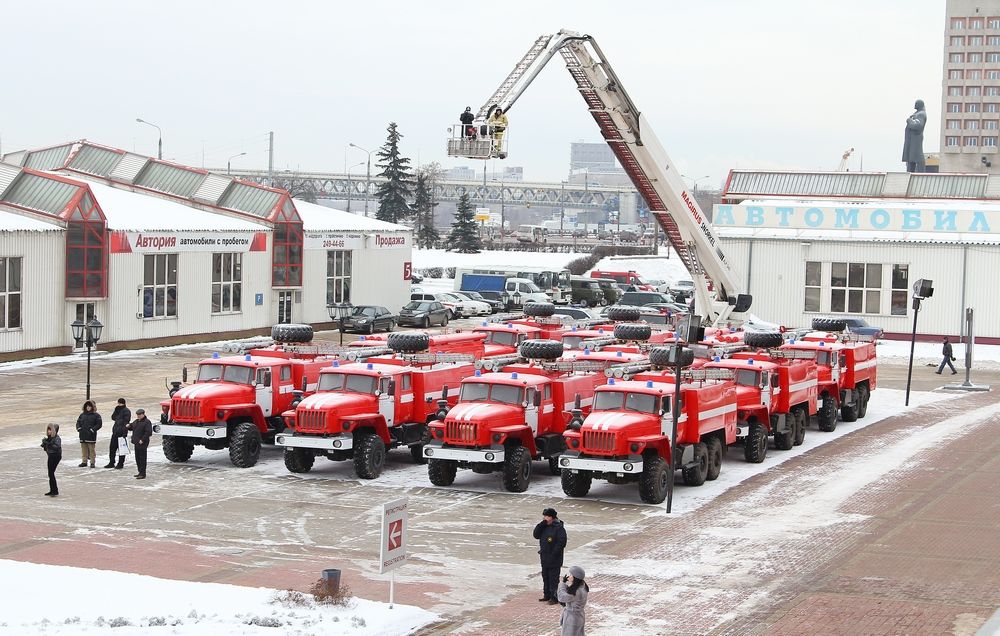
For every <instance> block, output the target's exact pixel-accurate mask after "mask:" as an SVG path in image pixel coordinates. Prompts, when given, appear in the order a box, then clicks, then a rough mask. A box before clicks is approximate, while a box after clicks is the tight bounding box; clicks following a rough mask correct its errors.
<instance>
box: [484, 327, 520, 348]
mask: <svg viewBox="0 0 1000 636" xmlns="http://www.w3.org/2000/svg"><path fill="white" fill-rule="evenodd" d="M486 342H489V343H491V344H498V345H504V346H506V347H513V346H515V345H517V334H516V333H513V332H510V331H491V332H490V335H489V337H488V338H486Z"/></svg>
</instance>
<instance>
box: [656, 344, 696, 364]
mask: <svg viewBox="0 0 1000 636" xmlns="http://www.w3.org/2000/svg"><path fill="white" fill-rule="evenodd" d="M672 352H673V347H653V348H652V349H650V350H649V363H650V364H652V365H653V366H654V367H673V366H674V365H673V364H671V362H670V356H671V355H672ZM680 357H681V366H682V367H689V366H691V365H692V364H694V351H692V350H691V349H685V348H682V349H681V352H680Z"/></svg>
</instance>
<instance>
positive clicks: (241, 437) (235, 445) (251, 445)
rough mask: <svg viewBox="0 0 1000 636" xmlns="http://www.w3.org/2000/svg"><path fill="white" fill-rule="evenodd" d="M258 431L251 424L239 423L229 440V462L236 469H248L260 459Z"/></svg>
mask: <svg viewBox="0 0 1000 636" xmlns="http://www.w3.org/2000/svg"><path fill="white" fill-rule="evenodd" d="M260 443H261V441H260V431H258V430H257V427H256V426H255V425H254V423H253V422H240V423H239V424H236V425H235V426H234V427H233V432H232V436H231V437H230V438H229V461H231V462H233V466H236V467H237V468H250V467H251V466H253V465H254V464H256V463H257V460H258V459H260Z"/></svg>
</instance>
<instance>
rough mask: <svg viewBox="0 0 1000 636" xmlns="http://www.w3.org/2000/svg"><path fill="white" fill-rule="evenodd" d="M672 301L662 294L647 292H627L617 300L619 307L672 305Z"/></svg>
mask: <svg viewBox="0 0 1000 636" xmlns="http://www.w3.org/2000/svg"><path fill="white" fill-rule="evenodd" d="M673 302H674V299H673V298H671V297H670V295H669V294H664V293H663V292H648V291H627V292H625V293H624V294H622V297H621V298H620V299H619V300H618V304H619V305H636V306H640V307H641V306H643V305H655V304H669V305H673Z"/></svg>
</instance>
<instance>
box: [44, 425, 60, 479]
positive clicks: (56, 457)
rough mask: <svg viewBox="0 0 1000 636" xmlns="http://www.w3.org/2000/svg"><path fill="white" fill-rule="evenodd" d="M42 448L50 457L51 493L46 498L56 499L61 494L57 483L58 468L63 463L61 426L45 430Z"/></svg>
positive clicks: (53, 426)
mask: <svg viewBox="0 0 1000 636" xmlns="http://www.w3.org/2000/svg"><path fill="white" fill-rule="evenodd" d="M42 448H44V449H45V454H46V455H47V456H48V468H49V491H48V492H47V493H45V496H46V497H55V496H56V495H58V494H59V485H58V484H57V483H56V467H57V466H59V462H61V461H62V438H61V437H59V425H58V424H49V425H48V426H47V427H46V428H45V437H43V438H42Z"/></svg>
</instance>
